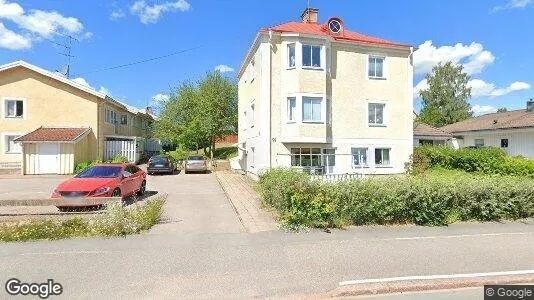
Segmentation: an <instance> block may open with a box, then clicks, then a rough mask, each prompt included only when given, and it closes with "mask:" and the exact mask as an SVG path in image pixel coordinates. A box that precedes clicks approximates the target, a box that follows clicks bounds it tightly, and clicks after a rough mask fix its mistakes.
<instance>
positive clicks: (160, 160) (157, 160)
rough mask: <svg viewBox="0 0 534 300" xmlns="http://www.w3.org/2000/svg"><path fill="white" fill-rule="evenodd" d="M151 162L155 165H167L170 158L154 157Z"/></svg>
mask: <svg viewBox="0 0 534 300" xmlns="http://www.w3.org/2000/svg"><path fill="white" fill-rule="evenodd" d="M150 161H151V162H152V163H155V164H161V163H167V162H168V158H167V157H165V156H155V157H152V158H151V159H150Z"/></svg>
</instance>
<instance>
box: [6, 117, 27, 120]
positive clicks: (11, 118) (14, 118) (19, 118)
mask: <svg viewBox="0 0 534 300" xmlns="http://www.w3.org/2000/svg"><path fill="white" fill-rule="evenodd" d="M4 119H6V120H22V119H24V117H7V116H6V117H4Z"/></svg>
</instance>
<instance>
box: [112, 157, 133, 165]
mask: <svg viewBox="0 0 534 300" xmlns="http://www.w3.org/2000/svg"><path fill="white" fill-rule="evenodd" d="M129 161H130V160H129V159H128V157H126V156H123V155H115V157H113V159H112V160H111V163H114V164H118V163H127V162H129Z"/></svg>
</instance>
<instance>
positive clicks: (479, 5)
mask: <svg viewBox="0 0 534 300" xmlns="http://www.w3.org/2000/svg"><path fill="white" fill-rule="evenodd" d="M307 2H308V1H307V0H291V1H287V0H270V1H256V0H216V1H211V0H121V1H99V0H95V1H59V0H32V1H29V0H0V64H4V63H8V62H11V61H15V60H25V61H27V62H29V63H32V64H35V65H38V66H40V67H42V68H45V69H47V70H51V71H54V70H59V69H61V68H62V66H63V65H65V64H66V63H67V58H66V57H65V56H63V55H61V54H60V53H65V48H64V47H63V46H61V44H63V45H64V44H66V43H68V42H69V38H67V36H69V35H70V36H73V37H76V41H74V42H73V45H72V52H71V54H72V55H73V56H74V57H73V58H72V59H71V64H70V65H71V79H74V80H76V81H77V82H79V83H82V84H87V85H90V86H92V87H93V88H95V89H96V90H100V91H102V92H105V93H107V94H108V95H110V96H112V97H114V98H117V99H120V100H122V101H124V102H126V103H128V104H130V105H133V106H137V107H140V108H142V107H146V106H147V105H151V106H157V105H158V104H160V103H162V102H163V101H165V100H166V99H168V94H169V93H170V92H171V91H172V90H173V89H174V88H176V87H177V86H178V85H179V84H180V83H181V82H184V81H187V80H190V81H196V80H199V79H200V78H202V76H203V75H205V74H206V73H207V72H210V71H213V70H215V69H218V70H220V71H221V72H224V74H225V75H227V76H229V77H233V78H235V77H236V76H237V71H238V70H239V68H240V64H241V62H242V60H243V59H244V57H245V54H246V53H247V51H248V49H249V47H250V45H251V43H252V41H253V39H254V37H255V35H256V33H257V31H258V30H259V29H260V28H263V27H269V26H273V25H277V24H281V23H285V22H290V21H299V20H300V15H301V13H302V11H303V9H304V8H306V7H307V5H308V3H307ZM310 2H311V6H312V7H316V8H318V9H319V21H320V22H326V21H327V20H328V19H329V18H330V17H332V16H337V17H340V18H341V19H343V21H344V23H345V26H346V28H348V29H349V30H351V31H356V32H360V33H363V34H367V35H372V36H377V37H381V38H385V39H388V40H392V41H398V42H403V43H408V44H411V45H414V46H415V47H417V48H418V50H417V51H416V53H415V55H414V72H415V76H414V87H415V92H417V91H418V90H419V89H421V88H424V87H425V81H424V76H425V74H426V73H427V72H429V71H430V70H431V69H432V67H433V66H434V65H436V64H438V63H439V62H446V61H453V62H454V63H458V64H462V65H463V66H464V69H465V71H466V72H467V73H468V74H469V75H470V76H471V81H470V82H469V85H470V86H471V88H472V99H470V100H469V102H470V103H471V105H472V107H473V112H474V113H475V114H476V115H479V114H483V113H488V112H493V111H496V110H497V108H500V107H506V108H507V109H521V108H524V107H525V106H526V101H527V100H528V99H529V98H534V92H533V90H532V85H533V84H534V72H533V70H534V40H533V39H532V37H533V36H534V22H533V20H534V0H484V1H461V0H434V1H428V0H406V1H398V0H378V1H371V0H358V1H354V0H336V1H331V0H310ZM169 54H175V55H170V56H167V55H169ZM161 56H167V57H164V58H161V59H156V60H151V61H148V62H145V63H141V64H135V65H131V66H128V67H123V68H115V69H110V68H113V67H115V66H120V65H126V64H130V63H133V62H138V61H142V60H147V59H151V58H156V57H161ZM105 69H108V70H105ZM414 107H415V110H416V111H418V110H419V109H420V107H421V100H420V99H418V96H417V95H416V93H414Z"/></svg>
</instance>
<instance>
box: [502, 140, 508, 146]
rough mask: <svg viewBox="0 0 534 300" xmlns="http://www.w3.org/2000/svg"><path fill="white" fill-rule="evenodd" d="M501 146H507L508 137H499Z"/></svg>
mask: <svg viewBox="0 0 534 300" xmlns="http://www.w3.org/2000/svg"><path fill="white" fill-rule="evenodd" d="M501 148H508V139H501Z"/></svg>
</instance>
